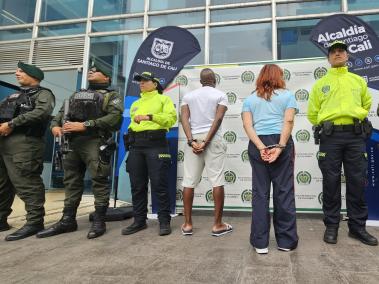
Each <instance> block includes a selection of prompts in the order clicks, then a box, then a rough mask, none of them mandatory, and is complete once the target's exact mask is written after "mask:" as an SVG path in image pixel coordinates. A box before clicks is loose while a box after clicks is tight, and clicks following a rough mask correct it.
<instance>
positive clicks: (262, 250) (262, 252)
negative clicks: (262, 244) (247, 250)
mask: <svg viewBox="0 0 379 284" xmlns="http://www.w3.org/2000/svg"><path fill="white" fill-rule="evenodd" d="M254 249H255V252H256V253H257V254H268V248H265V249H257V248H254Z"/></svg>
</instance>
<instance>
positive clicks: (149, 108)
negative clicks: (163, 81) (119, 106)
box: [129, 91, 177, 132]
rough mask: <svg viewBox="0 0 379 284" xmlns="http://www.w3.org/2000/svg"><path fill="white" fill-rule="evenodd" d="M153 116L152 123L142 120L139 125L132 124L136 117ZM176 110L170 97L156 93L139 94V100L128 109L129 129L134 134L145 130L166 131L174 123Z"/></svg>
mask: <svg viewBox="0 0 379 284" xmlns="http://www.w3.org/2000/svg"><path fill="white" fill-rule="evenodd" d="M147 114H151V115H152V116H153V120H152V121H146V120H143V121H141V122H140V124H138V123H136V122H134V117H135V116H136V115H147ZM176 119H177V117H176V109H175V107H174V104H173V102H172V100H171V98H170V97H168V96H165V95H161V94H159V93H158V91H152V92H145V93H141V98H139V99H138V100H136V101H135V102H134V103H133V104H132V106H131V107H130V124H129V129H131V130H133V131H135V132H141V131H145V130H159V129H166V130H168V129H169V128H170V127H172V126H173V125H174V124H175V122H176Z"/></svg>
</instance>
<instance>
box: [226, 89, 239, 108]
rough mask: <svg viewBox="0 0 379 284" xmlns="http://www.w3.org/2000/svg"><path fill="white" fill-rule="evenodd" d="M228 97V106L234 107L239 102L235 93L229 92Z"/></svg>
mask: <svg viewBox="0 0 379 284" xmlns="http://www.w3.org/2000/svg"><path fill="white" fill-rule="evenodd" d="M226 96H227V97H228V104H229V105H234V104H235V103H236V101H237V95H236V94H235V93H233V92H227V93H226Z"/></svg>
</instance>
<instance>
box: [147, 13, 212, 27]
mask: <svg viewBox="0 0 379 284" xmlns="http://www.w3.org/2000/svg"><path fill="white" fill-rule="evenodd" d="M204 22H205V13H204V12H192V13H180V14H168V15H159V16H149V27H150V28H159V27H163V26H179V25H191V24H203V23H204Z"/></svg>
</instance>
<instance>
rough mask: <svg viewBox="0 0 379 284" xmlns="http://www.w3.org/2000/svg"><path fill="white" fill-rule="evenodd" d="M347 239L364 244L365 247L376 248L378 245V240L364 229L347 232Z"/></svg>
mask: <svg viewBox="0 0 379 284" xmlns="http://www.w3.org/2000/svg"><path fill="white" fill-rule="evenodd" d="M349 237H350V238H353V239H357V240H359V241H361V242H362V243H364V244H365V245H369V246H377V245H378V239H377V238H375V237H374V236H372V235H370V234H369V233H368V232H367V231H366V229H365V228H362V229H358V230H349Z"/></svg>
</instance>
